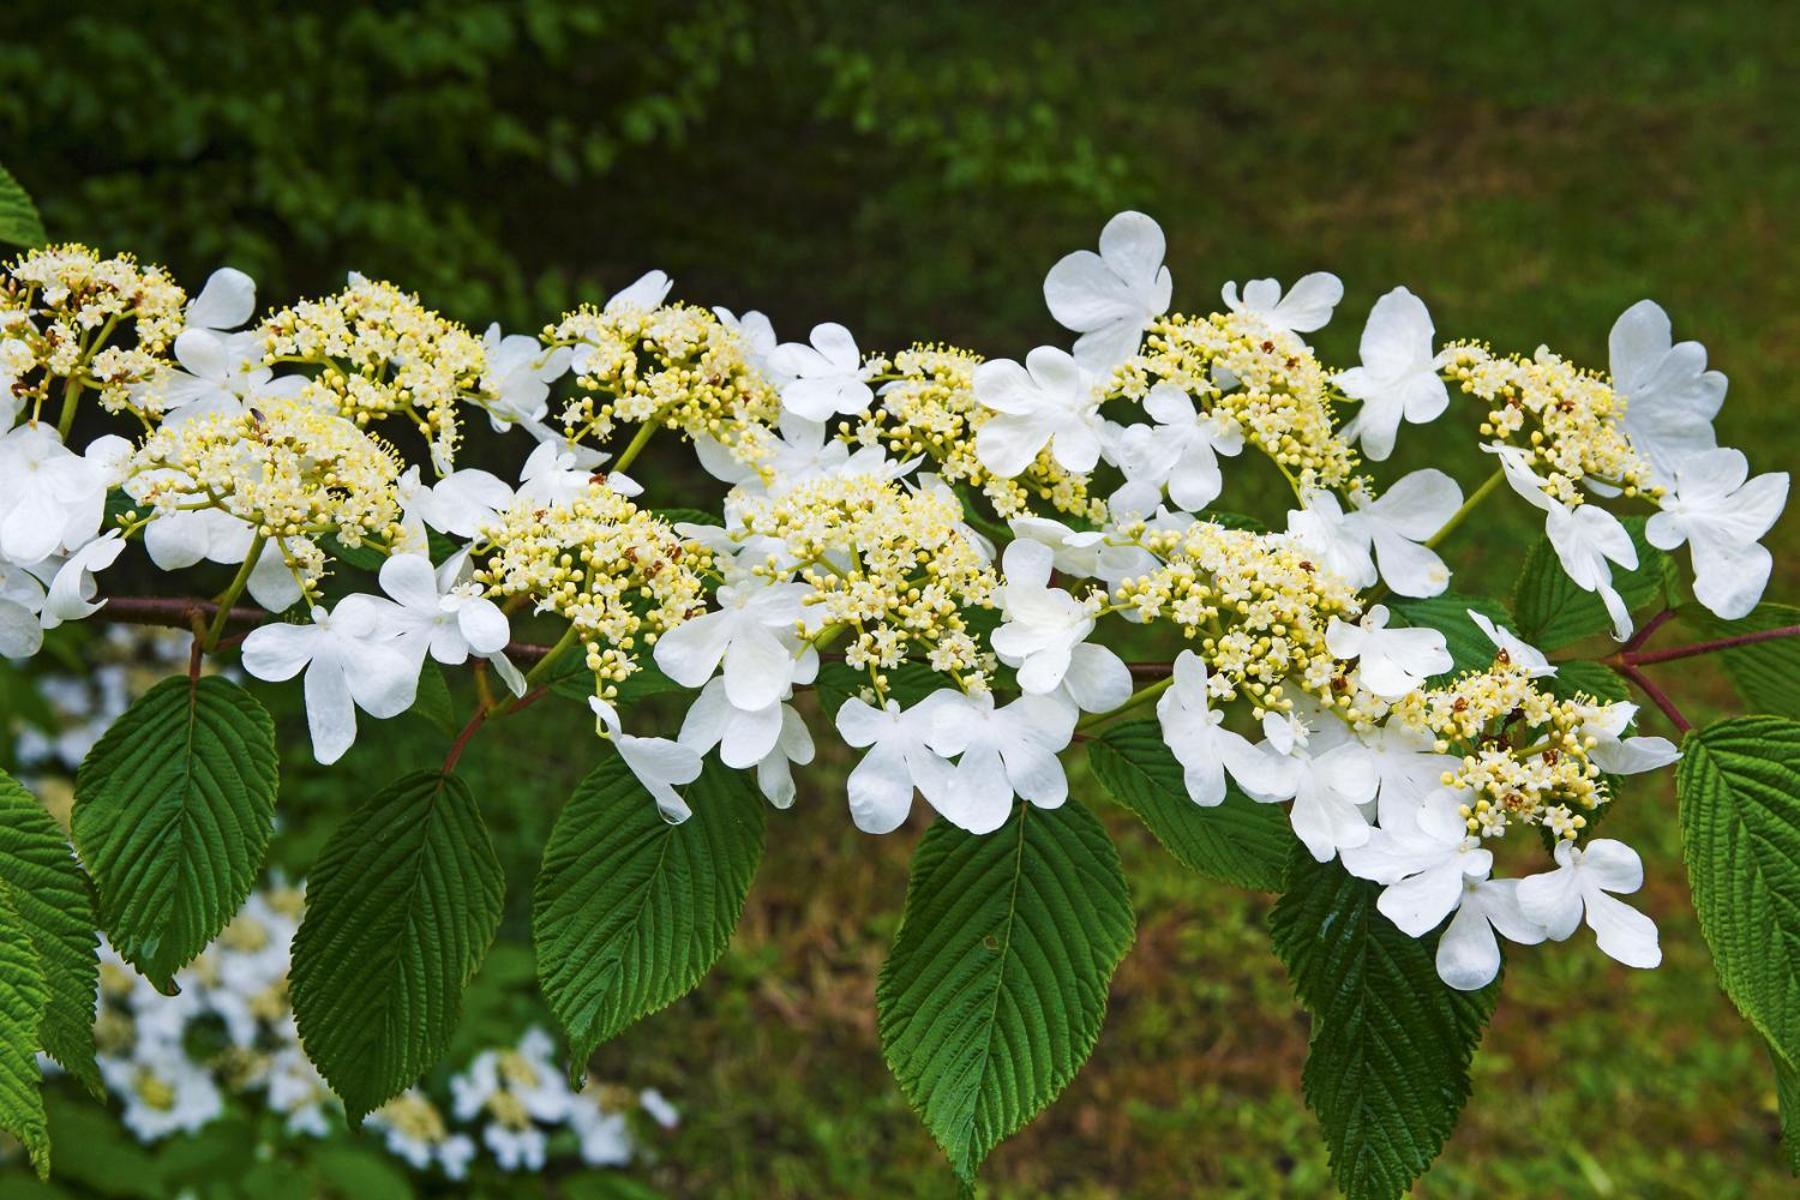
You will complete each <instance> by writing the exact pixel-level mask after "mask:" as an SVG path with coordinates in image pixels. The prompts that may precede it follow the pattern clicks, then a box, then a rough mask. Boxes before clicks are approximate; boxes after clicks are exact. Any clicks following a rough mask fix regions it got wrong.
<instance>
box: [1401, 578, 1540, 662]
mask: <svg viewBox="0 0 1800 1200" xmlns="http://www.w3.org/2000/svg"><path fill="white" fill-rule="evenodd" d="M1387 606H1388V611H1389V612H1390V613H1392V614H1393V619H1392V620H1391V624H1393V625H1396V626H1400V625H1413V626H1420V627H1423V628H1426V629H1435V630H1437V631H1438V632H1439V633H1441V634H1443V635H1444V642H1445V644H1446V645H1447V646H1448V647H1449V649H1450V658H1451V660H1452V662H1453V663H1454V665H1453V666H1452V667H1451V668H1450V670H1449V671H1447V672H1445V673H1444V674H1443V675H1440V676H1438V677H1437V680H1435V681H1433V682H1436V681H1441V680H1444V679H1448V678H1449V677H1450V676H1452V675H1457V674H1460V673H1462V672H1463V671H1480V670H1485V669H1486V668H1487V667H1489V666H1492V665H1493V662H1494V654H1495V652H1496V647H1495V646H1494V642H1493V639H1491V638H1489V637H1488V635H1487V634H1485V633H1483V632H1481V626H1479V625H1477V624H1475V622H1473V621H1471V620H1469V610H1470V609H1474V610H1475V611H1476V612H1478V613H1480V614H1481V615H1482V616H1484V617H1486V618H1487V619H1488V620H1490V621H1492V622H1494V624H1496V625H1506V626H1508V627H1510V626H1511V625H1512V616H1511V614H1509V613H1508V612H1507V611H1506V608H1505V606H1504V605H1502V604H1501V603H1500V602H1499V601H1498V600H1488V599H1485V598H1483V597H1481V596H1464V595H1460V594H1458V593H1456V592H1445V593H1444V594H1443V595H1441V596H1432V597H1430V598H1429V599H1425V600H1407V599H1390V600H1388V601H1387Z"/></svg>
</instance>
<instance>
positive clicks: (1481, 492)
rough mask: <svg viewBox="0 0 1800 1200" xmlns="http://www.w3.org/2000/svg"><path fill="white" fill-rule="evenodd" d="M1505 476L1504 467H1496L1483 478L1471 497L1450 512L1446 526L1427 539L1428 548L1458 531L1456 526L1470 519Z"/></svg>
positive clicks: (1435, 546) (1433, 546) (1435, 545)
mask: <svg viewBox="0 0 1800 1200" xmlns="http://www.w3.org/2000/svg"><path fill="white" fill-rule="evenodd" d="M1505 478H1506V471H1505V470H1504V469H1502V468H1495V470H1494V473H1493V474H1492V475H1489V476H1488V477H1487V478H1486V479H1484V480H1482V481H1481V486H1480V487H1478V488H1476V489H1475V490H1474V491H1473V492H1471V493H1470V494H1469V498H1468V499H1467V500H1464V501H1463V504H1462V507H1461V508H1459V509H1457V510H1456V511H1455V512H1453V513H1451V514H1450V519H1449V520H1448V521H1445V522H1444V527H1443V528H1442V529H1440V530H1438V531H1437V532H1436V533H1434V534H1432V535H1431V536H1430V537H1429V538H1426V539H1425V545H1426V546H1427V547H1428V548H1431V549H1436V548H1437V544H1438V543H1439V542H1441V541H1443V540H1444V539H1445V538H1447V537H1449V536H1450V535H1451V534H1452V533H1454V532H1456V527H1457V526H1458V525H1461V524H1462V523H1463V522H1464V521H1466V520H1468V517H1469V514H1470V513H1472V512H1474V511H1475V509H1476V507H1477V506H1478V505H1480V503H1481V502H1482V501H1483V500H1486V499H1487V498H1488V496H1489V495H1490V494H1491V493H1492V492H1493V490H1494V489H1495V488H1497V487H1499V486H1500V484H1501V482H1502V481H1504V480H1505Z"/></svg>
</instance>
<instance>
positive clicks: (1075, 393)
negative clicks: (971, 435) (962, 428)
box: [975, 346, 1105, 479]
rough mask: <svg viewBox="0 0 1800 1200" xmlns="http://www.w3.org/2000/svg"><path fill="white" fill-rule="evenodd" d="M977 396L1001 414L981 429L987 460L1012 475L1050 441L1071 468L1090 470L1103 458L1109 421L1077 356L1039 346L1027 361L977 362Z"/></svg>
mask: <svg viewBox="0 0 1800 1200" xmlns="http://www.w3.org/2000/svg"><path fill="white" fill-rule="evenodd" d="M975 398H976V399H977V400H978V401H980V402H981V403H982V404H983V405H985V406H986V407H988V408H991V409H993V410H994V412H995V413H996V414H997V415H995V416H993V417H990V418H989V419H988V421H987V423H986V424H984V425H982V427H981V428H980V429H979V430H978V431H976V434H975V454H976V457H978V458H979V459H980V460H981V465H982V466H984V467H986V468H987V469H988V470H990V471H992V472H993V473H994V474H996V475H999V476H1001V477H1002V478H1006V479H1010V478H1012V477H1013V476H1015V475H1017V474H1019V473H1020V472H1021V471H1023V470H1024V469H1025V468H1026V467H1029V466H1030V465H1031V462H1032V460H1033V459H1035V458H1036V457H1037V456H1038V452H1039V451H1041V450H1042V449H1043V448H1044V447H1045V446H1049V447H1050V454H1051V456H1052V457H1053V458H1055V459H1056V462H1057V464H1058V465H1059V466H1061V467H1062V468H1063V469H1064V470H1066V471H1072V472H1074V473H1075V474H1077V475H1085V474H1086V473H1087V472H1089V471H1092V470H1093V469H1094V466H1095V464H1096V463H1098V462H1099V461H1100V442H1101V436H1102V433H1103V431H1104V427H1105V423H1104V422H1103V421H1101V419H1100V397H1099V395H1098V393H1096V392H1095V390H1094V388H1093V387H1092V386H1091V385H1090V384H1089V382H1088V380H1087V377H1086V376H1085V375H1084V374H1083V373H1082V370H1081V368H1080V367H1079V366H1078V365H1076V362H1075V360H1074V359H1073V358H1070V357H1069V355H1068V354H1066V353H1065V352H1063V351H1061V350H1058V349H1057V348H1056V347H1054V346H1039V347H1038V348H1037V349H1036V350H1033V351H1032V352H1031V353H1030V354H1028V355H1026V356H1025V365H1024V366H1020V365H1019V364H1018V363H1016V362H1014V361H1012V360H1011V359H1009V358H998V359H990V360H989V361H987V362H984V363H982V364H981V365H980V366H979V367H976V368H975Z"/></svg>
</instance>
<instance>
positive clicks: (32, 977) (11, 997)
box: [0, 889, 50, 1179]
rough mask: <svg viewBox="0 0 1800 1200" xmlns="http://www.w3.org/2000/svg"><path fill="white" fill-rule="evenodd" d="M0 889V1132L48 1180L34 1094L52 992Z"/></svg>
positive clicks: (44, 1130)
mask: <svg viewBox="0 0 1800 1200" xmlns="http://www.w3.org/2000/svg"><path fill="white" fill-rule="evenodd" d="M9 892H10V889H0V1129H3V1130H5V1131H6V1132H7V1133H10V1134H12V1135H13V1136H14V1137H16V1138H18V1139H19V1141H20V1143H21V1144H23V1145H24V1147H25V1149H26V1150H27V1151H29V1152H30V1154H31V1165H32V1166H34V1167H36V1168H37V1173H38V1178H40V1179H48V1178H49V1177H50V1127H49V1123H48V1122H47V1120H46V1119H45V1117H44V1097H43V1094H42V1093H41V1092H40V1091H39V1090H38V1084H39V1083H40V1081H41V1080H42V1078H43V1075H42V1072H40V1071H39V1070H38V1064H37V1050H38V1034H39V1030H40V1027H41V1025H42V1022H43V1018H44V1009H45V1006H46V1005H48V1004H49V1002H50V988H49V986H48V985H47V984H46V983H45V982H44V970H43V964H42V963H41V962H40V961H39V959H38V953H37V951H36V950H35V949H33V948H32V944H31V930H30V928H29V927H28V926H27V925H26V924H25V922H24V920H23V919H21V918H20V916H19V910H18V909H17V908H16V907H14V905H13V901H12V896H11V895H10V894H9Z"/></svg>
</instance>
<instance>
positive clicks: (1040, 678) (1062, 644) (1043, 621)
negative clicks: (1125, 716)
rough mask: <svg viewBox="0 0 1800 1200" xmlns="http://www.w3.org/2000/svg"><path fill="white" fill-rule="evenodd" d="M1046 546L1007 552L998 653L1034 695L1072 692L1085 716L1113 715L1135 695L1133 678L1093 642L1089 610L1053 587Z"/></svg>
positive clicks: (1021, 545)
mask: <svg viewBox="0 0 1800 1200" xmlns="http://www.w3.org/2000/svg"><path fill="white" fill-rule="evenodd" d="M1054 557H1055V556H1054V553H1053V552H1052V551H1051V549H1050V547H1048V546H1046V545H1044V544H1043V543H1042V542H1032V541H1026V540H1024V539H1022V538H1021V539H1020V540H1018V541H1015V542H1013V543H1011V544H1010V545H1008V546H1007V547H1006V553H1005V556H1004V557H1003V558H1002V559H1001V564H1002V567H1003V569H1004V572H1005V582H1004V583H1002V584H1001V585H1000V586H999V587H997V588H995V589H994V603H995V605H996V607H998V608H999V609H1000V613H1001V616H1002V617H1003V618H1004V623H1003V624H1002V625H1001V626H1000V627H999V628H998V629H996V630H994V633H993V637H992V639H991V641H992V645H993V647H994V653H995V654H997V655H999V656H1000V661H1001V662H1003V663H1005V664H1006V665H1007V666H1009V667H1016V668H1018V672H1019V687H1020V688H1022V689H1023V690H1024V691H1026V692H1028V693H1031V694H1033V695H1048V694H1050V693H1052V692H1055V691H1056V690H1057V689H1058V688H1066V689H1067V690H1068V694H1069V697H1070V699H1072V700H1073V701H1074V702H1075V704H1076V705H1077V706H1078V707H1079V708H1081V709H1082V710H1083V711H1085V712H1110V711H1111V710H1112V709H1115V708H1117V707H1118V706H1119V705H1121V704H1123V703H1125V701H1126V700H1127V699H1128V698H1129V697H1130V695H1131V672H1130V669H1129V668H1127V667H1126V666H1125V663H1124V661H1123V660H1122V659H1120V658H1119V656H1118V655H1117V654H1115V653H1113V652H1112V651H1111V650H1110V649H1108V648H1106V647H1104V646H1094V645H1090V644H1088V642H1087V637H1088V635H1089V634H1090V633H1092V632H1093V630H1094V616H1093V613H1092V612H1091V611H1090V609H1089V608H1088V606H1087V605H1085V604H1083V603H1082V602H1081V601H1079V600H1077V599H1076V598H1075V597H1074V596H1071V595H1070V594H1069V593H1068V592H1065V591H1063V590H1062V589H1061V588H1055V587H1051V586H1050V568H1051V563H1052V561H1053V559H1054Z"/></svg>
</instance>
